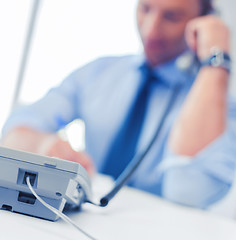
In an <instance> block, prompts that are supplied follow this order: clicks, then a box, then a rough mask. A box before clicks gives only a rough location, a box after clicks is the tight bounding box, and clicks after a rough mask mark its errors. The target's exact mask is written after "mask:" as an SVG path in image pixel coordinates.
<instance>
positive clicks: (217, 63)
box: [201, 47, 231, 73]
mask: <svg viewBox="0 0 236 240" xmlns="http://www.w3.org/2000/svg"><path fill="white" fill-rule="evenodd" d="M201 66H202V67H204V66H212V67H220V68H223V69H225V70H226V71H227V72H229V73H230V71H231V58H230V56H229V54H228V53H225V52H223V51H222V50H220V49H219V48H217V47H213V48H212V49H211V56H210V57H208V58H207V59H206V60H204V61H201Z"/></svg>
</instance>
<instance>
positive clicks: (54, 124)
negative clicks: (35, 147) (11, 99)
mask: <svg viewBox="0 0 236 240" xmlns="http://www.w3.org/2000/svg"><path fill="white" fill-rule="evenodd" d="M104 62H105V63H106V59H96V60H95V61H93V62H91V63H88V64H86V65H85V66H83V67H81V68H79V69H76V70H75V71H74V72H72V73H71V74H70V75H69V76H68V77H67V78H65V80H64V81H62V83H61V84H60V85H58V86H56V87H54V88H52V89H50V90H49V92H48V93H47V94H46V95H45V96H44V97H42V98H41V99H40V100H38V101H36V102H35V103H33V104H30V105H25V106H20V107H18V108H17V109H15V110H14V111H13V112H12V113H11V114H10V116H9V117H8V119H7V121H6V123H5V124H4V126H3V129H2V135H4V134H6V133H7V132H8V131H9V130H10V129H12V128H14V127H17V126H28V127H31V128H33V129H37V130H39V131H45V132H56V131H58V130H59V129H61V128H63V127H64V126H66V125H67V124H68V123H70V122H71V121H73V120H74V119H76V118H80V114H81V113H80V106H81V105H82V104H83V103H82V95H83V90H84V89H85V88H87V87H89V85H91V81H93V79H95V76H96V75H95V74H97V72H98V70H100V69H102V68H104V66H105V63H104Z"/></svg>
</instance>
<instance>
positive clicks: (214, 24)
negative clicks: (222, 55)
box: [186, 15, 230, 60]
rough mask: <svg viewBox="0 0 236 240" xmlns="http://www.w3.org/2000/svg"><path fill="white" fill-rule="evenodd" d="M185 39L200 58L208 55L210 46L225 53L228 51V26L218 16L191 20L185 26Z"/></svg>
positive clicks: (203, 58) (202, 58)
mask: <svg viewBox="0 0 236 240" xmlns="http://www.w3.org/2000/svg"><path fill="white" fill-rule="evenodd" d="M186 41H187V44H188V46H189V47H190V48H191V49H192V50H193V51H194V52H195V53H196V55H197V56H198V58H199V59H200V60H205V59H206V58H208V57H209V56H210V54H211V49H212V47H217V48H219V49H220V50H222V51H224V52H226V53H229V51H230V34H229V30H228V28H227V27H226V25H225V24H224V23H223V22H222V21H221V20H220V19H219V18H217V17H215V16H212V15H208V16H204V17H199V18H195V19H193V20H191V21H190V22H189V23H188V25H187V27H186Z"/></svg>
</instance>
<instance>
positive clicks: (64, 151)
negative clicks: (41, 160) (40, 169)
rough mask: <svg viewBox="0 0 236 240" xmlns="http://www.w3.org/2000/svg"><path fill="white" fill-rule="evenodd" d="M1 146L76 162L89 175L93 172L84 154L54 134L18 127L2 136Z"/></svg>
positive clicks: (88, 158)
mask: <svg viewBox="0 0 236 240" xmlns="http://www.w3.org/2000/svg"><path fill="white" fill-rule="evenodd" d="M1 144H2V145H3V146H6V147H9V148H15V149H19V150H23V151H28V152H33V153H36V154H40V155H44V156H50V157H58V158H61V159H65V160H69V161H73V162H77V163H80V164H81V165H82V166H83V167H84V168H85V169H86V170H87V172H88V173H89V174H90V175H92V174H93V173H94V172H95V168H94V165H93V163H92V160H91V158H90V157H89V156H88V155H87V154H86V153H84V152H76V151H74V150H73V149H72V148H71V146H70V144H69V143H68V142H66V141H63V140H62V139H61V138H59V137H58V136H57V135H56V134H49V133H42V132H38V131H36V130H33V129H31V128H27V127H18V128H15V129H13V130H11V131H10V132H9V133H8V134H7V135H6V136H4V138H3V139H2V143H1Z"/></svg>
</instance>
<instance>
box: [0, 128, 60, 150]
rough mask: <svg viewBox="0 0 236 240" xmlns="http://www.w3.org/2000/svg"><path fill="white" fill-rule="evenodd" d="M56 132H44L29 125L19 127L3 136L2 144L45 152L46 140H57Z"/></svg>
mask: <svg viewBox="0 0 236 240" xmlns="http://www.w3.org/2000/svg"><path fill="white" fill-rule="evenodd" d="M55 138H57V136H56V135H55V134H49V133H42V132H39V131H36V130H34V129H31V128H29V127H24V126H21V127H17V128H14V129H12V130H10V131H9V133H7V134H6V136H4V137H3V139H2V141H1V145H3V146H6V147H10V148H16V149H19V150H23V151H29V152H33V153H39V154H40V153H43V149H42V148H43V146H42V143H43V142H44V141H47V142H49V141H50V140H51V141H55Z"/></svg>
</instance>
